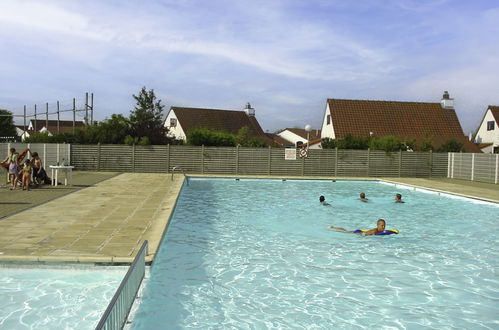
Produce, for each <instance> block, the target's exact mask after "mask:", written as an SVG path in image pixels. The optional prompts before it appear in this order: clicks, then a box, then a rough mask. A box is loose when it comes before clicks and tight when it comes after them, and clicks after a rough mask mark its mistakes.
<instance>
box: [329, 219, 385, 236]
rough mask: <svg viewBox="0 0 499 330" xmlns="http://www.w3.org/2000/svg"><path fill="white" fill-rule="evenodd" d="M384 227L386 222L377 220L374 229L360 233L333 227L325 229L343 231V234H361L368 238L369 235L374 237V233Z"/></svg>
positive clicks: (382, 229)
mask: <svg viewBox="0 0 499 330" xmlns="http://www.w3.org/2000/svg"><path fill="white" fill-rule="evenodd" d="M385 227H386V221H385V220H384V219H379V220H378V222H376V228H373V229H370V230H366V231H360V230H354V231H350V230H346V229H344V228H341V227H335V226H328V227H327V228H328V229H334V230H337V231H343V232H345V233H349V234H361V235H362V236H369V235H376V233H379V232H382V231H384V230H385Z"/></svg>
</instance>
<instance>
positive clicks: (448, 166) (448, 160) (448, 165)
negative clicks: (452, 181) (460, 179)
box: [447, 152, 451, 178]
mask: <svg viewBox="0 0 499 330" xmlns="http://www.w3.org/2000/svg"><path fill="white" fill-rule="evenodd" d="M450 158H451V153H450V152H448V153H447V177H448V178H450V168H451V164H450V162H451V159H450Z"/></svg>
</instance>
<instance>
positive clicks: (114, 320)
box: [95, 241, 148, 330]
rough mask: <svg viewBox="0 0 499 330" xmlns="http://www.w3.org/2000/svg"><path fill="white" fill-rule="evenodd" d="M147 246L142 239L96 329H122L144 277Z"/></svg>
mask: <svg viewBox="0 0 499 330" xmlns="http://www.w3.org/2000/svg"><path fill="white" fill-rule="evenodd" d="M147 246H148V243H147V241H144V243H143V244H142V247H141V248H140V250H139V252H138V253H137V256H136V257H135V259H134V260H133V262H132V264H131V265H130V268H128V271H127V273H126V275H125V277H124V278H123V281H121V284H120V286H119V287H118V290H116V293H115V294H114V296H113V299H111V302H110V303H109V305H108V306H107V308H106V311H105V312H104V315H102V318H101V319H100V321H99V324H97V327H96V328H95V329H96V330H101V329H105V330H108V329H110V330H115V329H122V328H123V326H124V325H125V322H126V320H127V317H128V313H129V312H130V308H132V304H133V301H134V300H135V297H136V296H137V292H138V290H139V287H140V284H141V283H142V279H143V278H144V274H145V257H146V254H147Z"/></svg>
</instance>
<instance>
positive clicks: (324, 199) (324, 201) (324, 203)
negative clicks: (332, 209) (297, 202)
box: [319, 196, 331, 206]
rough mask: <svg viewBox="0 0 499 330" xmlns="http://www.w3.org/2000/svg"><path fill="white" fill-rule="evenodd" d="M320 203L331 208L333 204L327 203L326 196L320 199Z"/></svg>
mask: <svg viewBox="0 0 499 330" xmlns="http://www.w3.org/2000/svg"><path fill="white" fill-rule="evenodd" d="M319 202H320V203H321V204H322V205H324V206H331V204H329V203H328V202H326V198H325V197H324V196H321V197H319Z"/></svg>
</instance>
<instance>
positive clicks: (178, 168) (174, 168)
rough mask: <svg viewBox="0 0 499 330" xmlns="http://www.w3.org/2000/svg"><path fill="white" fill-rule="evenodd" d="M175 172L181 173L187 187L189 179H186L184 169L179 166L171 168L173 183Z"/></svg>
mask: <svg viewBox="0 0 499 330" xmlns="http://www.w3.org/2000/svg"><path fill="white" fill-rule="evenodd" d="M175 170H180V171H182V174H183V175H184V177H185V181H186V182H187V185H189V178H188V177H187V175H185V171H184V169H183V168H182V167H180V166H173V168H172V181H173V174H174V173H175Z"/></svg>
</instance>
